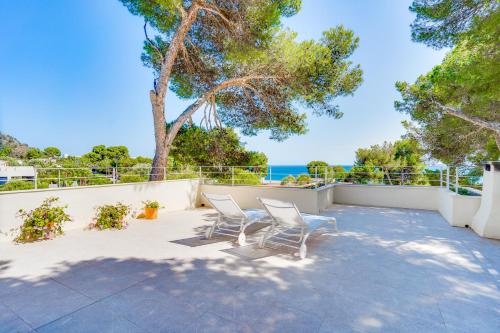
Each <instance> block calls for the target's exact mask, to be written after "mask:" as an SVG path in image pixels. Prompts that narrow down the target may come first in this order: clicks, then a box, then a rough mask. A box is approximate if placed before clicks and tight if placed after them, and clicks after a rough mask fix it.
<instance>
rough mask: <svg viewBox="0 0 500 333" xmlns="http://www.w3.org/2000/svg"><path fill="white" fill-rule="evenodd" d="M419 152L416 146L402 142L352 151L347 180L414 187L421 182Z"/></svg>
mask: <svg viewBox="0 0 500 333" xmlns="http://www.w3.org/2000/svg"><path fill="white" fill-rule="evenodd" d="M423 155H424V154H423V150H422V148H421V147H420V146H419V144H418V142H417V141H415V140H414V139H411V138H404V139H401V140H398V141H396V142H394V143H389V142H384V143H383V144H382V145H372V146H370V148H360V149H358V150H357V151H356V161H355V163H354V167H353V168H352V169H351V170H350V171H349V180H350V181H352V182H357V183H363V184H366V183H378V182H383V183H386V184H391V185H402V184H405V185H408V184H416V183H419V182H421V181H422V179H421V176H420V174H421V172H422V170H423V168H424V164H423V162H422V160H423Z"/></svg>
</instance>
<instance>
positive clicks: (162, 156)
mask: <svg viewBox="0 0 500 333" xmlns="http://www.w3.org/2000/svg"><path fill="white" fill-rule="evenodd" d="M149 97H150V100H151V107H152V109H153V123H154V130H155V143H156V147H155V157H154V159H153V165H152V169H151V173H150V175H149V180H150V181H153V180H163V178H164V168H165V167H166V166H167V156H168V153H167V151H166V149H165V139H166V137H167V127H166V122H165V106H164V99H163V98H158V95H157V94H156V93H155V92H154V91H153V90H151V91H150V93H149Z"/></svg>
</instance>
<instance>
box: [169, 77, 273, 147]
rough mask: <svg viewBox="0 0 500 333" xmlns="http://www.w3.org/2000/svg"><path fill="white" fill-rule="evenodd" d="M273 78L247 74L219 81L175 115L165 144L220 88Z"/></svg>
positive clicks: (170, 142) (271, 78)
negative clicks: (175, 117)
mask: <svg viewBox="0 0 500 333" xmlns="http://www.w3.org/2000/svg"><path fill="white" fill-rule="evenodd" d="M275 79H276V76H266V75H249V76H243V77H240V78H233V79H228V80H226V81H224V82H222V83H220V84H219V85H218V86H216V87H214V88H212V89H211V90H209V91H207V92H206V93H205V94H203V95H202V96H201V97H199V98H198V99H197V100H196V101H195V102H194V103H193V104H191V105H190V106H188V107H187V108H186V109H185V110H184V111H183V112H182V113H181V114H180V115H179V117H177V119H176V120H175V121H174V123H173V125H172V127H171V128H170V130H169V131H168V134H167V136H166V138H165V146H166V147H169V146H170V145H171V144H172V142H173V140H174V138H175V136H176V135H177V132H179V129H180V128H181V126H182V125H183V124H184V123H185V122H186V121H187V120H188V118H189V117H191V116H192V115H193V114H194V113H195V112H196V111H197V110H198V109H199V108H200V107H201V106H202V105H203V104H205V103H209V102H210V99H211V98H212V97H213V96H215V94H217V93H218V92H220V91H221V90H224V89H226V88H229V87H244V86H245V85H246V84H248V82H250V81H254V80H275Z"/></svg>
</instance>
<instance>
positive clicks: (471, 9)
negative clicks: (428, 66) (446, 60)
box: [410, 0, 498, 48]
mask: <svg viewBox="0 0 500 333" xmlns="http://www.w3.org/2000/svg"><path fill="white" fill-rule="evenodd" d="M410 10H411V11H412V12H414V13H415V14H416V15H417V17H416V19H415V21H414V22H413V24H412V25H411V28H412V39H413V41H416V42H423V43H425V44H427V45H429V46H432V47H434V48H441V47H449V46H453V45H455V44H456V43H457V42H458V41H459V40H460V39H461V38H462V37H463V36H464V35H465V34H467V32H469V31H470V30H471V29H474V27H475V26H476V25H478V24H480V23H481V21H482V20H484V18H485V17H488V16H489V15H491V13H493V12H495V11H497V10H498V1H496V0H473V1H464V0H414V1H413V4H412V5H411V7H410Z"/></svg>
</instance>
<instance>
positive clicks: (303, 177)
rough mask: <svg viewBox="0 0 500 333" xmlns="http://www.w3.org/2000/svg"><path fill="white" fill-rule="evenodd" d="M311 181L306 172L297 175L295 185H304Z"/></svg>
mask: <svg viewBox="0 0 500 333" xmlns="http://www.w3.org/2000/svg"><path fill="white" fill-rule="evenodd" d="M311 181H312V178H311V177H310V176H309V175H308V174H305V173H303V174H300V175H298V176H297V181H296V182H297V185H306V184H309V183H310V182H311Z"/></svg>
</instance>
